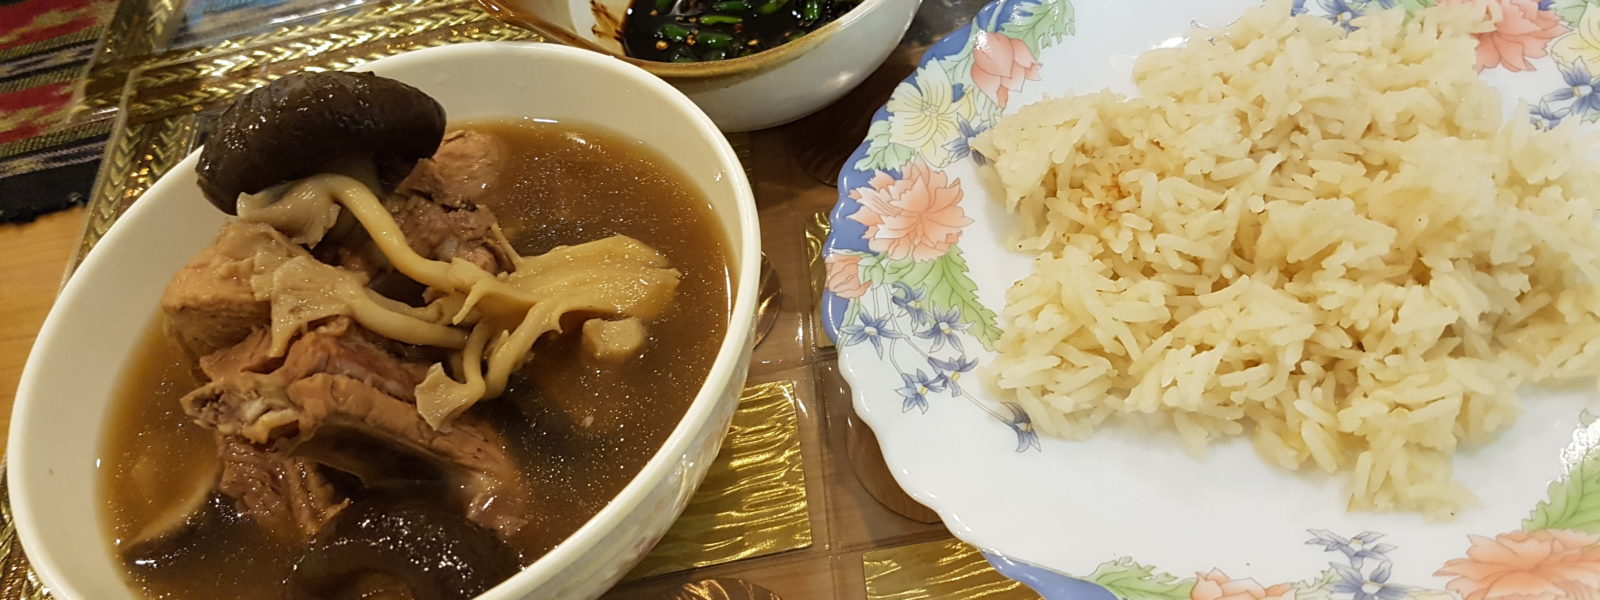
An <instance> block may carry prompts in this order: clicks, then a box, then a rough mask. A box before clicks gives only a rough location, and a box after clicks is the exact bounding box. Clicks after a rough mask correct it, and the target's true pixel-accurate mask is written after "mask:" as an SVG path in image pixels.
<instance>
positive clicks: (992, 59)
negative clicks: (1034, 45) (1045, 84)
mask: <svg viewBox="0 0 1600 600" xmlns="http://www.w3.org/2000/svg"><path fill="white" fill-rule="evenodd" d="M1038 80H1039V61H1037V60H1034V58H1033V51H1032V50H1029V49H1028V45H1027V44H1025V43H1023V42H1022V40H1019V39H1016V38H1013V37H1010V36H1007V35H1006V34H1003V33H998V32H984V33H982V34H980V35H979V36H978V38H977V39H976V40H975V41H974V42H973V47H972V84H973V85H975V86H978V89H980V90H983V93H984V95H986V96H988V97H989V98H990V99H992V100H994V103H995V104H997V105H999V106H1000V108H1005V107H1006V101H1007V100H1009V99H1010V97H1011V92H1014V91H1017V90H1020V89H1022V84H1023V82H1027V81H1038Z"/></svg>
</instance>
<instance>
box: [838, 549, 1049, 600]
mask: <svg viewBox="0 0 1600 600" xmlns="http://www.w3.org/2000/svg"><path fill="white" fill-rule="evenodd" d="M861 569H862V571H863V572H864V574H865V575H866V579H867V600H914V599H915V600H921V599H923V598H961V599H962V600H1038V598H1039V595H1038V594H1035V593H1033V591H1032V590H1030V589H1028V587H1027V586H1025V585H1023V584H1022V583H1021V582H1018V581H1016V580H1013V579H1009V578H1007V577H1006V576H1005V575H1001V574H1000V572H999V571H995V570H994V568H993V567H991V566H989V561H987V560H984V558H983V554H982V553H980V552H978V550H977V549H976V548H973V547H972V546H968V545H967V544H965V543H963V542H962V541H960V540H956V539H947V540H939V541H936V542H926V543H921V544H911V545H906V546H897V547H894V548H885V549H882V550H873V551H870V552H867V553H865V554H863V555H862V556H861Z"/></svg>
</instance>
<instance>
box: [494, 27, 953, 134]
mask: <svg viewBox="0 0 1600 600" xmlns="http://www.w3.org/2000/svg"><path fill="white" fill-rule="evenodd" d="M478 2H479V4H481V5H482V6H483V7H484V8H485V10H488V11H489V12H490V13H491V14H493V15H495V16H496V17H498V18H500V19H501V20H504V21H506V22H508V23H512V24H515V25H518V26H521V27H526V28H528V29H532V30H533V31H536V32H538V33H539V34H541V35H543V36H545V37H546V38H549V39H550V40H552V41H556V42H561V43H563V44H568V45H572V46H578V47H582V48H588V49H590V50H595V51H597V52H604V53H606V54H610V55H612V56H615V57H617V58H620V59H623V60H626V61H628V62H630V63H633V64H635V65H638V66H639V67H641V68H643V69H644V70H646V71H649V72H651V73H652V74H654V75H656V76H658V77H660V78H662V79H665V80H667V83H671V84H672V85H674V86H677V87H678V89H680V90H683V92H684V93H686V94H688V95H689V99H690V100H694V102H695V104H698V105H700V108H701V109H704V110H705V111H706V114H708V115H711V120H712V121H715V122H716V123H717V126H718V127H721V128H722V130H723V131H730V132H732V131H750V130H755V129H765V128H767V127H776V126H778V125H782V124H784V123H788V122H790V121H794V120H796V119H799V118H801V117H804V116H806V115H809V114H811V113H813V112H816V111H817V110H819V109H821V108H822V107H824V106H827V105H828V104H830V103H832V102H833V101H834V100H838V99H839V97H840V96H843V95H844V94H845V92H848V91H850V90H852V89H854V88H855V87H856V86H857V85H859V84H860V83H861V81H862V80H863V79H866V77H867V75H869V74H871V73H872V72H873V71H874V70H877V68H878V65H881V64H883V61H884V59H886V58H888V57H889V52H890V51H891V50H894V47H895V46H896V45H898V44H899V43H900V38H901V37H902V36H904V35H905V33H906V28H907V27H910V26H911V18H912V17H913V16H915V15H916V13H917V7H918V6H921V4H922V0H862V2H861V4H860V5H858V6H856V7H855V8H854V9H851V10H850V12H848V13H845V14H844V16H841V17H839V18H838V19H836V20H834V21H833V22H830V23H828V24H826V25H823V26H822V27H819V28H818V29H817V30H816V31H813V32H811V33H809V34H806V35H804V36H802V37H800V38H799V39H797V40H795V41H792V42H789V43H787V44H784V45H782V46H778V47H776V48H772V49H770V50H766V51H764V52H758V53H756V54H752V55H750V56H745V57H741V58H735V59H730V60H720V61H713V62H703V63H665V62H652V61H645V60H638V59H635V58H630V57H628V56H626V55H625V54H623V51H622V44H621V42H618V41H617V38H616V35H615V30H614V28H615V26H614V25H612V24H614V23H620V22H622V17H623V15H625V14H627V9H628V3H629V0H478Z"/></svg>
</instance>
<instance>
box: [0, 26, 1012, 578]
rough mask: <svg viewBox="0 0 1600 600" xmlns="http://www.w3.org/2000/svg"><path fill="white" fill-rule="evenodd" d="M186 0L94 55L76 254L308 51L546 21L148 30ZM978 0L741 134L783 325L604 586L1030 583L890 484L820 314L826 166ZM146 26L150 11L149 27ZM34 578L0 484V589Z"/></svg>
mask: <svg viewBox="0 0 1600 600" xmlns="http://www.w3.org/2000/svg"><path fill="white" fill-rule="evenodd" d="M182 1H184V0H123V3H122V6H119V9H118V13H117V15H118V19H119V21H117V23H121V24H122V25H120V26H118V25H115V23H114V26H113V28H112V29H113V31H112V34H113V38H114V39H110V40H109V41H108V42H107V44H106V45H107V46H113V45H116V44H122V46H124V47H129V48H131V47H135V46H139V45H140V44H143V45H144V47H148V48H157V49H159V50H161V51H162V53H160V54H158V55H157V56H156V57H155V58H150V57H146V58H144V59H138V60H135V59H129V58H127V57H125V56H123V57H121V58H116V59H115V60H112V59H111V58H107V60H105V61H102V62H99V63H96V67H95V68H97V69H100V71H99V76H100V78H99V79H96V78H95V74H94V73H91V77H90V80H89V84H88V85H87V86H86V88H85V93H84V96H83V106H82V109H81V110H82V111H83V113H84V114H102V115H103V114H106V113H107V111H109V110H110V109H108V108H107V107H117V106H120V107H121V110H119V111H116V122H115V127H113V128H112V134H111V139H110V140H109V142H108V150H107V155H106V157H105V160H104V162H103V163H102V166H101V172H100V175H99V177H98V178H97V180H96V184H95V188H94V193H93V195H92V197H91V198H90V202H89V219H88V223H87V225H86V228H85V231H84V235H83V239H82V243H81V244H80V247H79V256H81V254H82V253H83V252H87V251H88V250H89V249H90V248H92V247H93V246H94V244H95V243H96V242H97V241H98V240H99V239H100V237H101V236H102V235H104V233H105V231H106V230H107V228H109V227H110V226H111V224H112V223H113V222H114V221H115V220H116V218H117V217H118V216H119V215H120V214H122V212H123V211H124V210H126V209H127V207H128V206H129V205H131V204H132V203H133V202H135V201H136V200H137V199H138V198H139V197H140V196H141V195H142V194H143V193H144V191H145V190H147V189H148V188H149V187H150V185H151V184H152V183H154V181H155V180H156V179H157V178H159V177H160V176H161V175H162V174H164V173H165V172H166V171H168V170H169V169H171V168H172V166H173V165H175V164H176V163H177V162H178V161H179V160H181V159H182V158H183V157H184V156H185V155H187V154H188V153H189V152H190V151H192V150H193V149H194V148H195V147H197V146H198V144H199V142H200V141H201V140H202V139H203V138H204V136H205V134H206V132H207V131H208V129H209V128H210V127H211V124H212V121H213V119H214V118H215V116H216V115H217V114H218V113H219V112H220V110H221V109H222V108H223V107H225V106H226V105H227V103H228V102H230V101H231V99H232V98H233V97H235V96H237V95H238V94H239V93H242V92H244V91H247V90H249V89H253V88H254V87H255V86H258V85H261V84H263V83H265V82H266V81H270V80H271V79H274V78H276V77H279V76H281V75H283V74H285V73H288V72H292V71H295V70H300V69H307V68H322V69H331V68H349V67H352V66H356V65H359V64H361V63H363V62H366V61H370V60H374V59H377V58H380V57H383V56H388V55H392V54H396V53H399V52H404V51H407V50H411V49H415V48H422V47H427V46H434V45H442V44H449V43H457V42H464V41H496V40H523V39H537V38H536V36H534V35H533V34H531V33H529V32H526V31H523V30H520V29H516V28H513V27H510V26H507V25H504V24H502V23H500V22H498V21H495V20H493V19H492V18H490V17H488V16H487V15H486V14H484V13H483V12H482V11H481V10H479V9H478V8H477V6H476V5H475V4H474V3H473V2H471V1H470V0H414V1H390V0H380V1H379V2H377V3H369V4H356V5H354V6H353V7H349V8H342V9H339V10H335V11H329V12H327V13H326V14H324V15H323V16H321V17H319V18H317V19H311V20H300V21H293V22H289V23H285V24H281V25H279V26H276V28H275V29H273V30H271V31H265V32H248V33H246V34H243V35H238V36H235V37H233V38H230V39H224V40H222V41H220V42H216V43H214V44H211V45H204V46H195V47H186V48H175V47H161V46H160V44H154V43H153V42H152V40H160V39H165V40H167V41H168V42H170V41H171V40H173V39H177V38H179V37H181V35H182V34H179V33H173V32H171V31H156V29H155V28H157V25H155V24H154V23H155V22H157V21H160V19H159V18H157V17H159V15H154V13H150V12H149V11H151V10H159V11H166V14H167V15H168V16H169V17H170V15H173V14H177V13H178V12H180V11H182V10H183V9H182V6H181V4H180V3H181V2H182ZM188 1H198V0H188ZM288 1H290V2H317V1H323V2H327V1H329V0H288ZM977 5H978V0H950V1H946V2H938V3H931V2H930V3H924V9H923V14H921V15H919V18H918V21H917V24H914V25H913V27H912V32H911V33H910V34H908V37H907V41H906V42H905V43H903V45H902V47H901V49H900V50H899V51H897V52H896V54H895V55H894V56H892V57H891V58H890V60H889V62H888V63H887V64H886V65H885V66H884V67H883V68H882V69H880V71H879V72H878V73H877V74H875V75H874V76H873V77H872V78H870V79H869V80H868V81H867V83H865V84H863V85H862V87H861V88H860V89H858V90H856V91H855V92H853V93H852V94H851V95H849V96H847V97H846V98H845V99H843V100H841V101H840V102H839V103H838V104H836V105H835V106H833V107H830V108H828V109H825V110H824V111H822V112H821V113H819V114H818V115H815V116H813V117H810V118H808V119H805V120H802V121H801V122H799V123H796V124H794V125H790V126H786V127H783V128H778V129H773V130H767V131H762V132H756V133H752V134H736V135H731V136H729V137H730V141H732V142H733V145H734V148H735V150H736V152H737V153H738V154H739V157H740V159H741V161H743V162H744V164H745V167H746V171H747V173H748V174H749V176H750V179H751V182H752V184H753V185H754V187H755V189H756V195H757V201H758V205H759V208H760V214H761V220H762V225H763V237H764V239H763V252H764V254H765V255H766V258H767V259H768V260H769V262H770V263H771V275H772V278H771V280H772V288H773V290H772V291H774V292H775V295H774V296H773V297H772V298H771V299H770V300H771V301H770V302H769V303H768V304H766V306H767V309H768V310H769V311H771V312H772V315H771V317H772V318H771V319H770V320H771V322H772V323H773V324H772V325H771V328H770V334H769V335H767V336H766V337H765V340H764V341H762V342H761V343H760V345H758V346H757V348H756V352H755V355H754V357H753V359H752V362H751V370H750V373H751V378H750V382H751V383H752V384H753V385H751V386H750V387H748V388H747V389H746V390H745V394H744V397H743V400H742V401H741V404H740V409H739V412H738V413H737V414H736V416H735V418H734V422H733V427H732V429H731V430H730V433H729V437H728V438H727V439H726V440H725V443H724V445H723V450H722V453H721V454H720V455H719V456H718V459H717V461H716V463H714V464H713V465H712V467H711V468H710V471H709V473H708V475H707V477H706V480H705V483H704V484H703V485H702V486H701V488H700V489H699V491H698V492H697V493H696V495H695V496H694V497H693V499H692V500H691V502H690V505H689V507H688V508H687V509H686V511H685V513H684V514H683V516H682V517H681V518H680V519H679V521H678V522H677V523H676V524H675V525H674V526H673V528H672V529H671V530H670V531H669V533H668V534H667V535H666V537H665V538H664V539H663V540H662V541H661V543H660V544H659V545H658V546H657V547H656V549H655V551H654V552H653V553H652V554H650V555H649V556H648V557H646V558H645V559H644V561H643V562H641V563H640V565H639V566H638V567H636V568H635V570H634V571H633V572H631V573H630V574H629V576H628V578H627V579H626V580H625V581H624V583H623V584H622V585H620V586H618V588H616V589H615V590H613V591H612V592H611V593H610V594H608V596H607V598H652V599H655V598H674V599H678V598H682V599H689V598H704V599H710V598H727V599H730V600H731V599H739V598H750V599H754V598H762V599H768V598H783V599H785V600H821V599H832V598H841V599H854V600H865V599H868V598H872V599H876V598H949V599H954V600H961V599H965V598H1000V599H1010V598H1031V597H1034V596H1033V595H1032V594H1031V593H1029V592H1027V591H1026V590H1025V589H1023V588H1021V586H1020V585H1019V584H1015V583H1012V582H1009V580H1006V579H1004V578H1003V577H1002V576H1000V575H999V574H997V573H995V572H994V571H993V570H992V569H990V568H989V567H988V565H987V563H985V562H984V561H983V558H982V556H981V555H980V554H979V553H977V552H976V551H974V550H973V549H971V548H970V547H968V546H966V545H964V544H961V543H960V542H957V541H954V540H952V539H950V537H949V533H948V532H947V531H945V530H944V528H943V526H942V525H941V524H940V523H939V522H938V518H937V516H936V515H934V514H933V513H931V511H928V510H927V509H926V508H923V507H921V506H920V505H918V504H916V503H915V502H914V501H912V500H911V499H910V498H909V497H906V496H905V495H904V493H903V492H901V491H900V490H899V488H898V487H897V486H896V485H895V484H894V482H893V479H892V478H891V477H890V475H889V474H888V472H887V469H886V468H885V467H884V466H883V464H882V458H881V456H880V455H878V454H877V445H876V441H875V440H874V439H873V438H872V435H871V432H870V431H868V430H867V429H866V428H865V427H864V426H863V425H862V424H861V423H859V422H858V421H856V420H855V419H854V414H853V412H852V409H851V399H850V394H849V391H848V389H847V388H846V387H845V384H844V381H843V379H842V378H841V377H840V376H839V374H838V373H837V370H836V364H835V356H834V352H833V349H832V348H831V345H830V344H828V343H827V340H826V337H825V336H823V335H821V333H820V329H819V326H818V323H819V320H818V319H817V317H816V315H815V311H816V302H815V297H816V293H817V290H819V289H820V287H818V286H817V283H819V281H817V280H816V276H817V275H816V274H817V273H819V269H820V267H821V265H820V261H819V259H818V254H817V252H818V249H819V248H820V242H821V240H822V239H823V238H824V237H825V236H826V233H827V227H828V222H827V219H826V214H827V210H828V209H829V208H831V207H832V205H833V203H834V201H835V200H836V192H835V191H834V188H833V187H832V181H831V178H832V173H835V172H837V168H838V164H839V163H840V162H842V161H843V160H844V154H846V153H848V152H849V151H850V150H851V149H853V148H854V146H855V145H856V144H857V143H858V142H859V141H860V140H861V139H862V137H863V134H864V131H865V127H866V124H867V116H869V115H870V114H871V112H872V111H873V110H875V109H876V108H877V107H878V106H880V105H881V104H882V103H883V101H884V100H885V98H886V97H887V95H888V93H889V90H890V89H892V87H893V86H894V85H895V84H896V83H898V82H899V81H900V80H901V79H902V78H903V77H904V76H905V74H906V73H907V72H909V70H910V69H911V68H912V67H914V65H915V60H916V58H917V57H919V56H920V55H921V52H922V49H923V48H924V47H925V45H926V44H927V43H929V42H930V41H931V40H934V39H937V38H939V37H941V36H942V34H943V33H945V32H947V31H948V30H949V29H951V28H954V27H955V26H956V25H958V24H960V23H962V22H964V21H965V19H969V18H970V15H971V13H974V12H976V9H977ZM141 10H142V11H145V13H140V14H135V13H139V11H141ZM141 15H142V16H141ZM141 24H142V25H141ZM135 25H138V26H141V27H145V29H143V30H140V31H138V32H136V31H135V29H137V27H134V26H135ZM164 27H169V28H170V27H171V26H170V25H166V26H164ZM115 36H124V37H123V38H117V37H115ZM128 36H131V37H128ZM175 36H177V37H175ZM192 37H203V36H199V35H198V34H194V36H192ZM125 38H126V39H125ZM169 46H170V44H169ZM107 56H108V57H109V56H110V55H107ZM118 61H120V62H118ZM118 65H120V66H118ZM113 67H116V68H120V69H123V72H122V73H121V74H120V75H118V76H119V77H121V78H122V81H123V82H124V83H122V84H121V85H120V88H119V89H118V93H117V94H112V93H110V92H106V91H104V89H106V87H107V84H106V83H105V82H106V81H109V79H107V78H108V77H111V75H108V73H110V71H111V70H114V69H113ZM97 86H99V87H97ZM97 90H100V91H97ZM97 94H98V95H97ZM0 491H3V488H0ZM0 496H3V494H0ZM40 597H43V596H41V591H40V588H39V585H38V582H37V580H36V579H35V578H34V577H33V575H32V573H31V571H30V570H29V569H28V567H27V563H26V560H25V559H24V558H23V557H22V556H21V550H20V546H18V545H16V543H15V540H14V535H13V532H12V530H11V529H10V518H9V512H8V507H7V506H6V505H5V504H3V503H0V599H11V598H28V599H32V598H40Z"/></svg>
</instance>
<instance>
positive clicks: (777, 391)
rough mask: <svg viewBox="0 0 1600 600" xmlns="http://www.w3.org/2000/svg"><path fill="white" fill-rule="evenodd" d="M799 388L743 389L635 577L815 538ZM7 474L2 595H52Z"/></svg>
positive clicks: (1, 514) (784, 384)
mask: <svg viewBox="0 0 1600 600" xmlns="http://www.w3.org/2000/svg"><path fill="white" fill-rule="evenodd" d="M794 395H795V386H794V382H792V381H778V382H772V383H764V384H760V385H754V386H750V387H747V388H745V389H744V392H743V393H742V394H741V395H740V400H739V410H738V412H736V413H734V416H733V424H732V426H731V427H730V428H729V429H728V437H727V438H725V439H724V440H723V442H722V451H721V452H720V453H718V454H717V458H716V460H714V461H712V463H711V466H710V468H709V470H708V472H707V473H706V479H705V482H704V483H702V484H701V485H700V488H699V489H698V490H697V491H696V492H695V494H694V496H693V497H692V498H690V500H689V506H688V508H686V509H684V512H683V515H682V516H681V517H679V519H678V521H677V523H675V524H674V525H673V526H672V528H671V529H670V530H668V531H667V534H666V536H665V537H664V538H662V540H661V543H660V544H658V545H657V546H656V548H655V550H654V551H653V552H651V554H650V555H649V556H647V557H645V559H644V562H642V563H640V564H639V566H638V567H637V568H635V569H634V571H633V573H632V574H631V575H630V576H631V577H643V576H649V575H655V574H661V573H669V572H673V571H680V570H685V569H691V568H696V567H704V566H711V565H717V564H722V563H725V562H730V561H734V560H739V559H743V558H752V557H756V556H764V555H767V554H773V553H777V552H783V551H786V550H794V549H798V548H804V547H806V546H809V545H811V520H810V518H809V517H808V516H807V510H808V507H807V502H806V486H805V474H804V472H803V471H802V470H801V468H800V436H799V430H798V422H797V418H796V413H795V407H794V399H795V398H794ZM4 474H5V473H4V469H0V599H3V600H47V599H49V598H50V593H49V591H48V590H46V589H45V588H44V586H43V585H42V584H41V583H40V582H39V577H38V575H37V574H35V573H34V571H33V568H32V567H31V566H29V565H28V559H27V557H26V556H23V552H22V544H21V543H20V542H19V541H18V540H17V534H16V527H15V523H14V521H13V520H12V516H11V494H10V492H9V490H8V489H7V488H6V483H5V477H4ZM731 597H732V598H739V596H731ZM755 597H760V598H770V596H759V595H758V596H755Z"/></svg>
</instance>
